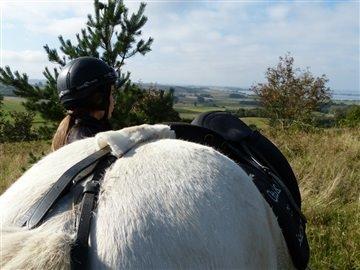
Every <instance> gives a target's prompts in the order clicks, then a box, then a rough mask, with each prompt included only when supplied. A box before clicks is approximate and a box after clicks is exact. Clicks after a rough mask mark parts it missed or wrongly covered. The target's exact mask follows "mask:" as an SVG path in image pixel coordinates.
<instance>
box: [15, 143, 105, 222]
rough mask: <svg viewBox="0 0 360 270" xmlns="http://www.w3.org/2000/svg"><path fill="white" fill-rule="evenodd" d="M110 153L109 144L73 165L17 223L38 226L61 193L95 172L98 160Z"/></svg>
mask: <svg viewBox="0 0 360 270" xmlns="http://www.w3.org/2000/svg"><path fill="white" fill-rule="evenodd" d="M109 153H110V147H109V146H107V147H104V148H102V149H101V150H99V151H97V152H95V153H93V154H91V155H90V156H88V157H86V158H85V159H83V160H81V161H80V162H78V163H76V164H75V165H73V166H72V167H71V168H70V169H68V170H67V171H66V172H65V173H64V174H63V175H62V176H61V177H60V178H59V180H58V181H57V182H56V183H55V184H54V185H53V186H52V187H51V188H50V189H49V190H48V192H47V193H46V194H45V195H44V196H43V197H41V199H39V200H38V201H37V202H36V203H35V204H34V205H33V206H32V207H31V208H30V209H29V210H28V211H27V212H26V213H25V215H24V216H23V217H22V218H20V219H19V220H18V221H17V225H18V226H20V227H23V226H25V225H26V226H27V228H28V229H33V228H35V227H36V226H38V225H39V224H40V222H41V221H42V220H43V218H44V217H45V215H46V214H47V213H48V211H49V210H50V209H51V207H52V206H53V205H54V204H55V202H56V201H58V200H59V198H60V197H61V195H62V194H64V193H65V192H66V191H67V190H68V189H69V187H70V186H71V185H73V184H76V183H77V182H78V181H80V180H82V179H84V178H85V177H87V176H89V175H90V174H91V173H92V172H93V170H94V167H95V166H96V164H97V162H98V161H99V160H100V159H101V158H103V157H104V156H106V155H108V154H109Z"/></svg>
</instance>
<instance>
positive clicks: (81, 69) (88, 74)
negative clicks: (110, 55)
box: [53, 57, 117, 150]
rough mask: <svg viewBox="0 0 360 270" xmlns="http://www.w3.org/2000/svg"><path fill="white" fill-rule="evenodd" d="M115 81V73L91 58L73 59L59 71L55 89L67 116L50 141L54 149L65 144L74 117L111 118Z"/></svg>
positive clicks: (100, 61)
mask: <svg viewBox="0 0 360 270" xmlns="http://www.w3.org/2000/svg"><path fill="white" fill-rule="evenodd" d="M116 79H117V76H116V72H115V70H114V69H113V68H112V67H110V66H109V65H108V64H106V63H105V62H104V61H102V60H100V59H98V58H94V57H80V58H77V59H74V60H72V61H71V62H69V63H68V64H67V65H66V66H64V67H63V68H62V70H61V72H60V74H59V76H58V78H57V90H58V93H59V98H60V102H61V104H62V105H63V106H64V107H65V109H66V110H67V111H68V115H67V116H66V117H65V118H64V119H63V121H62V122H61V123H60V125H59V127H58V130H57V132H56V134H55V136H54V138H53V149H54V150H56V149H57V148H60V147H61V146H63V145H64V144H66V137H67V134H68V132H69V130H70V128H71V127H72V125H73V124H74V121H75V119H76V118H77V117H82V116H85V115H88V116H92V117H94V118H96V119H98V120H100V121H106V120H107V119H108V118H110V117H111V114H112V112H113V110H114V99H113V95H112V92H113V91H114V88H115V82H116Z"/></svg>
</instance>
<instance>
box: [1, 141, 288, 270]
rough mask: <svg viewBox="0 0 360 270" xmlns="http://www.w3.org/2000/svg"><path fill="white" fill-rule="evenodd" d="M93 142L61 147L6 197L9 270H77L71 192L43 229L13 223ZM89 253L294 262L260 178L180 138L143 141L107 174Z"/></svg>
mask: <svg viewBox="0 0 360 270" xmlns="http://www.w3.org/2000/svg"><path fill="white" fill-rule="evenodd" d="M92 144H93V139H87V140H83V141H79V142H76V143H74V144H72V145H68V146H66V147H65V148H63V149H60V150H59V151H57V152H55V153H52V154H51V155H49V156H47V157H46V158H45V159H43V160H42V161H41V162H40V163H38V164H37V165H35V166H34V167H33V168H32V169H31V170H30V171H28V172H27V173H26V174H25V175H24V176H23V177H21V179H19V181H18V182H17V183H15V184H14V185H13V186H12V187H11V188H10V189H9V190H8V191H7V192H5V194H3V195H2V196H1V197H0V207H1V208H2V210H3V209H5V208H6V211H3V212H2V213H1V225H2V226H4V227H2V234H3V243H2V244H3V246H2V248H3V250H2V254H3V255H4V257H3V259H4V260H3V261H2V262H1V264H0V266H1V268H4V269H13V268H22V267H23V266H25V267H26V268H67V267H69V262H70V256H69V252H68V251H69V247H70V245H71V243H72V241H73V239H74V229H73V228H72V224H74V216H75V215H74V211H73V210H71V207H69V206H71V202H72V199H71V197H70V196H69V197H67V198H65V199H63V200H62V201H61V202H60V205H59V206H58V209H60V210H59V211H58V214H57V212H56V211H55V214H54V215H55V217H54V218H51V219H48V220H46V222H45V223H44V224H43V225H42V226H40V227H39V228H36V229H34V230H31V231H26V230H23V229H18V228H16V227H11V224H12V222H14V221H16V219H17V218H18V217H20V216H21V215H22V213H24V212H25V211H26V210H27V208H29V207H30V205H31V204H32V203H33V202H35V201H36V200H37V199H39V197H40V196H41V194H43V193H44V192H45V191H46V190H47V189H48V188H49V186H51V184H52V183H54V181H56V179H57V178H58V177H59V176H60V175H61V173H63V172H64V171H65V170H66V168H67V167H69V166H71V165H72V164H74V162H76V161H79V160H81V159H82V158H84V157H85V156H86V155H88V154H90V153H92V152H94V151H95V147H93V146H92ZM54 164H55V165H54ZM62 209H64V210H62ZM61 211H64V212H61ZM9 226H10V227H9ZM90 253H91V256H90V258H91V265H92V266H93V268H94V269H100V268H111V269H138V268H141V269H144V268H146V269H147V268H156V269H159V268H161V269H164V268H166V269H169V268H170V269H171V268H186V269H189V268H191V269H198V268H201V269H205V268H206V269H207V268H221V269H225V268H241V269H269V268H270V269H275V268H276V269H281V268H284V269H289V268H291V267H292V264H291V260H290V257H289V255H288V252H287V249H286V245H285V241H284V239H283V236H282V234H281V231H280V229H279V227H278V224H277V221H276V218H275V216H274V215H273V213H272V211H271V209H270V207H269V206H268V205H267V203H266V201H265V200H264V199H263V198H262V196H261V194H260V193H259V192H258V190H257V189H256V187H255V185H254V184H253V183H252V180H251V178H250V177H249V176H248V175H247V174H246V173H245V172H244V171H243V170H242V169H241V168H240V167H239V166H238V165H236V164H235V163H234V162H233V161H232V160H230V159H228V158H227V157H225V156H223V155H222V154H220V153H219V152H217V151H215V150H213V149H212V148H209V147H205V146H202V145H197V144H194V143H190V142H185V141H180V140H173V139H163V140H157V141H153V142H149V143H144V144H142V145H139V146H137V147H135V148H133V149H132V150H131V151H129V152H128V153H127V154H126V155H125V156H124V157H123V158H121V159H118V160H117V161H116V162H115V163H114V164H113V165H112V167H111V168H110V169H109V170H108V171H107V172H106V174H105V177H104V180H103V183H102V186H101V192H100V195H99V201H98V206H97V209H96V212H95V218H94V219H93V223H92V228H91V234H90ZM59 266H61V267H59Z"/></svg>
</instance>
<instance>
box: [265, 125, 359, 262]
mask: <svg viewBox="0 0 360 270" xmlns="http://www.w3.org/2000/svg"><path fill="white" fill-rule="evenodd" d="M268 135H269V137H271V140H272V141H273V142H275V143H276V144H277V145H278V146H279V147H280V148H281V150H282V151H283V153H284V154H285V155H286V157H287V158H288V160H289V162H290V163H291V165H292V167H293V169H294V171H295V173H296V175H297V177H298V180H299V185H300V189H301V194H302V199H303V209H304V213H305V215H306V216H307V218H308V227H307V233H308V238H309V242H310V249H311V264H310V265H311V266H312V268H313V269H360V252H359V250H360V197H359V195H360V130H359V129H353V130H349V129H348V130H347V129H329V130H322V131H319V132H313V133H304V132H299V131H295V132H294V131H293V132H288V133H285V132H279V131H278V132H270V131H268Z"/></svg>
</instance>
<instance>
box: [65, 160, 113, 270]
mask: <svg viewBox="0 0 360 270" xmlns="http://www.w3.org/2000/svg"><path fill="white" fill-rule="evenodd" d="M115 160H116V157H115V156H112V155H109V156H106V157H105V158H103V159H102V160H101V161H100V162H99V163H98V164H97V165H96V168H95V170H94V176H93V178H92V179H91V181H89V182H87V183H86V184H85V187H84V190H83V198H82V203H81V213H80V219H79V223H78V230H77V235H76V240H75V243H74V244H73V245H72V247H71V251H70V256H71V269H72V270H74V269H81V270H83V269H88V263H89V260H88V253H89V250H88V242H89V234H90V226H91V220H92V217H93V210H94V209H95V207H96V206H95V204H96V201H97V199H98V194H99V190H100V182H101V180H102V179H103V176H104V173H105V170H106V169H107V168H109V167H110V166H111V164H113V163H114V162H115Z"/></svg>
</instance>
